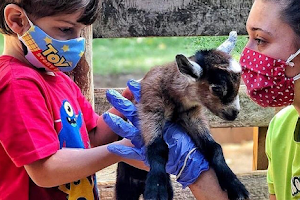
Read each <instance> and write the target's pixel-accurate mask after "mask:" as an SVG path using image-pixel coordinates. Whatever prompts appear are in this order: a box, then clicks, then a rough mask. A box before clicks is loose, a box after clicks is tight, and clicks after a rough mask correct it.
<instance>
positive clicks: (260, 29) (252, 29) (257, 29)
mask: <svg viewBox="0 0 300 200" xmlns="http://www.w3.org/2000/svg"><path fill="white" fill-rule="evenodd" d="M251 31H262V32H264V33H266V34H268V35H270V36H272V33H271V32H269V31H267V30H264V29H262V28H256V27H252V28H251Z"/></svg>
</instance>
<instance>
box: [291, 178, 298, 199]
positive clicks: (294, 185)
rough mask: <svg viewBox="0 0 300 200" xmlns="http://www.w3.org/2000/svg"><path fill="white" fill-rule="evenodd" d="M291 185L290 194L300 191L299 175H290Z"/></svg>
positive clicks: (296, 193) (294, 194) (293, 194)
mask: <svg viewBox="0 0 300 200" xmlns="http://www.w3.org/2000/svg"><path fill="white" fill-rule="evenodd" d="M291 185H292V196H293V197H294V196H296V195H297V196H298V195H299V193H300V177H299V176H294V177H292V180H291Z"/></svg>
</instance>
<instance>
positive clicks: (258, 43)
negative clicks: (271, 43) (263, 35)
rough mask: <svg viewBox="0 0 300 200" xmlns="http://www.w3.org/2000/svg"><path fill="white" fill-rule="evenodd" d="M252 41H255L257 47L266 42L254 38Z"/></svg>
mask: <svg viewBox="0 0 300 200" xmlns="http://www.w3.org/2000/svg"><path fill="white" fill-rule="evenodd" d="M254 40H255V41H256V44H257V45H262V44H264V43H265V42H266V41H264V40H262V39H260V38H255V39H254Z"/></svg>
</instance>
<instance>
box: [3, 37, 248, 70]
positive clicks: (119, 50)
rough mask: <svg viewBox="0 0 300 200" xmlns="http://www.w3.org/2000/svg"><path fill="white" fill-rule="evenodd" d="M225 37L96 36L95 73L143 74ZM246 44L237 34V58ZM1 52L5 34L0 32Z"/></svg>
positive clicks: (235, 52) (211, 45)
mask: <svg viewBox="0 0 300 200" xmlns="http://www.w3.org/2000/svg"><path fill="white" fill-rule="evenodd" d="M226 39H227V36H218V37H217V36H215V37H209V36H201V37H148V38H121V39H94V40H93V67H94V73H95V74H103V75H107V74H121V73H139V72H142V73H144V72H146V71H148V70H149V69H150V68H151V67H153V66H156V65H160V64H164V63H168V62H172V61H174V58H175V56H176V54H178V53H182V54H184V55H186V56H190V55H192V54H193V53H195V52H196V51H197V50H199V49H211V48H216V47H218V46H219V45H220V44H221V43H222V42H223V41H224V40H226ZM246 43H247V38H246V36H238V41H237V45H236V48H235V50H234V52H233V57H234V58H235V59H237V60H238V59H239V57H240V53H241V52H242V49H243V48H244V46H245V44H246ZM2 51H3V35H2V34H0V52H2Z"/></svg>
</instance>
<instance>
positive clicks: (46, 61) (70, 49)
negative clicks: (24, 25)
mask: <svg viewBox="0 0 300 200" xmlns="http://www.w3.org/2000/svg"><path fill="white" fill-rule="evenodd" d="M27 19H28V17H27ZM28 21H29V23H30V25H31V27H30V29H29V30H28V31H27V32H26V33H24V34H23V35H22V36H20V35H18V38H19V40H21V42H23V44H24V45H25V47H26V48H27V51H26V52H25V58H26V59H27V60H28V61H29V62H30V63H31V64H32V65H33V66H35V67H37V68H44V69H46V70H47V71H52V72H55V71H63V72H68V71H71V70H73V69H74V68H75V67H76V65H77V63H78V62H79V60H80V59H81V57H82V55H83V54H84V51H85V39H84V38H82V37H80V38H75V39H70V40H56V39H54V38H52V37H50V36H49V35H47V33H45V32H44V31H43V30H42V29H40V28H39V27H38V26H35V25H34V24H33V23H32V22H31V21H30V20H29V19H28Z"/></svg>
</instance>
